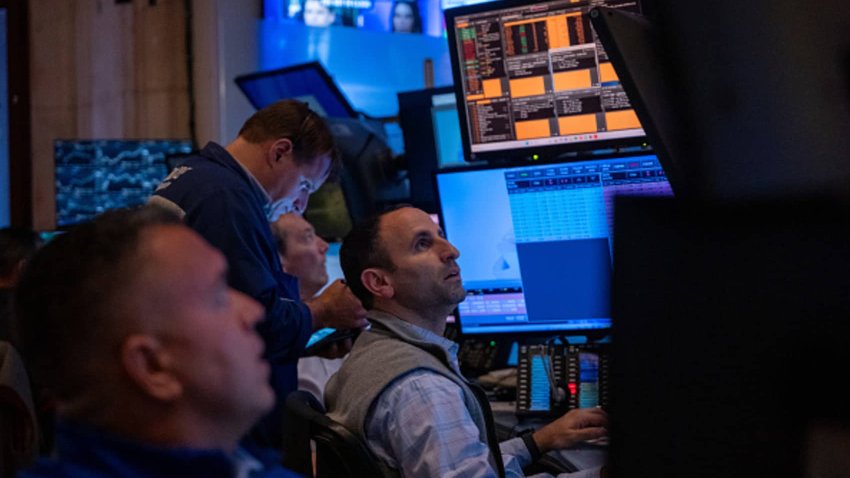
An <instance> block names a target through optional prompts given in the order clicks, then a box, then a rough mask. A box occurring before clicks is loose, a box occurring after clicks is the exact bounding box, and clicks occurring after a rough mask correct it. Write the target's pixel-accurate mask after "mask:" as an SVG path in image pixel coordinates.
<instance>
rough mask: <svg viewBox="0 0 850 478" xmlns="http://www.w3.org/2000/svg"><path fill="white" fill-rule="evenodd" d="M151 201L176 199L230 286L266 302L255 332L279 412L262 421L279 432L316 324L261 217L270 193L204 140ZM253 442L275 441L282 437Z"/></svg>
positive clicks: (274, 443) (173, 201)
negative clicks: (215, 253) (223, 263)
mask: <svg viewBox="0 0 850 478" xmlns="http://www.w3.org/2000/svg"><path fill="white" fill-rule="evenodd" d="M151 202H152V203H158V204H163V205H166V206H169V207H171V208H175V206H176V208H175V209H177V210H178V211H179V212H180V213H181V214H182V215H183V220H184V221H185V223H186V224H187V225H188V226H189V227H191V228H192V229H194V230H196V231H197V232H198V233H200V234H201V235H202V236H203V237H204V238H205V239H206V240H207V241H208V242H209V243H210V244H212V245H213V246H215V247H217V248H218V249H219V250H221V251H222V252H223V253H224V255H225V256H226V257H227V261H228V264H229V266H230V269H229V272H228V282H229V283H230V285H231V287H233V288H234V289H237V290H240V291H242V292H244V293H245V294H247V295H249V296H251V297H253V298H254V299H256V300H258V301H259V302H261V303H262V304H263V306H265V308H266V317H265V319H264V320H263V321H261V322H260V323H259V325H258V326H257V331H258V332H259V333H260V335H261V336H262V337H263V339H264V341H265V345H266V350H265V353H266V356H267V357H268V359H269V362H270V363H271V369H272V370H271V376H272V378H271V384H272V387H273V388H274V390H275V394H276V396H277V398H278V400H277V402H278V405H277V407H276V411H275V412H273V413H272V415H271V416H270V417H267V419H266V420H265V422H266V428H267V431H268V432H270V433H272V435H273V436H276V435H278V434H280V431H279V429H280V426H281V425H280V412H281V407H282V403H283V400H284V398H285V397H286V395H287V394H289V393H290V392H292V391H294V390H295V389H296V388H297V387H298V377H297V373H298V371H297V367H296V362H297V360H298V357H300V356H301V354H302V352H303V351H304V347H305V345H306V343H307V340H308V339H309V338H310V333H311V332H312V328H313V326H312V317H311V315H310V310H309V309H308V308H307V306H306V305H304V303H302V302H301V301H300V299H299V294H298V282H297V279H295V277H293V276H291V275H289V274H286V273H285V272H283V270H282V269H281V265H280V258H279V256H278V253H277V247H276V244H275V241H274V239H273V237H272V233H271V228H270V227H269V223H268V220H267V219H266V208H267V207H268V196H267V195H266V193H265V191H263V189H262V187H261V186H260V185H259V184H258V183H257V182H256V180H254V179H253V178H252V177H251V176H250V175H249V174H248V173H247V171H246V170H245V169H244V168H243V167H242V166H241V165H240V164H239V163H238V162H236V160H235V159H234V158H233V157H232V156H231V155H230V153H228V152H227V151H226V150H225V149H224V148H222V147H221V146H219V145H218V144H215V143H208V144H207V145H206V146H205V147H204V148H203V149H202V150H201V151H200V152H199V154H198V155H196V156H193V157H191V158H188V159H187V160H186V161H184V162H183V164H182V165H181V166H179V167H177V168H175V169H174V170H173V171H172V172H171V174H169V175H168V177H167V178H165V180H164V181H163V182H162V184H160V185H159V187H158V188H157V190H156V192H155V193H154V197H152V198H151ZM235 392H236V393H238V391H235ZM255 432H256V430H255ZM255 435H256V433H255ZM256 443H257V444H259V445H266V446H274V447H277V446H279V445H280V443H279V437H275V438H274V439H273V440H272V441H271V442H268V443H267V442H265V439H262V438H261V439H259V440H258V441H257V442H256Z"/></svg>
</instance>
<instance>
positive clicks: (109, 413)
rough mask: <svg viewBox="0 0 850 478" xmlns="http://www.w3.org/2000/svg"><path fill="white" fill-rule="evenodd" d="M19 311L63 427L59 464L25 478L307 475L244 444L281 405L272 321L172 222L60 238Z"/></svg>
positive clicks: (123, 214) (146, 219)
mask: <svg viewBox="0 0 850 478" xmlns="http://www.w3.org/2000/svg"><path fill="white" fill-rule="evenodd" d="M16 312H17V316H18V319H19V321H18V326H19V328H20V332H21V344H22V349H23V353H24V358H25V360H28V361H29V362H30V364H31V366H32V368H33V371H34V373H35V374H36V375H37V376H38V377H40V378H41V379H42V381H43V383H45V385H47V386H48V387H50V388H51V389H52V391H53V393H54V394H55V396H56V399H57V401H58V403H59V410H58V413H59V419H60V422H59V424H58V426H57V439H56V453H55V457H54V458H50V459H43V460H41V461H39V462H38V463H37V464H36V465H35V466H34V467H33V468H31V469H30V470H29V471H26V472H24V473H23V474H22V475H21V476H23V477H64V476H74V477H79V476H135V477H146V476H151V477H154V476H157V477H170V476H173V477H185V476H221V477H237V476H239V477H241V476H248V473H249V472H250V473H253V474H252V475H251V476H293V475H292V474H291V473H289V472H287V471H285V470H283V469H282V468H280V467H277V466H276V465H274V461H273V460H274V459H276V457H268V456H259V455H254V454H252V453H251V452H249V451H248V450H245V449H243V448H240V447H239V446H238V445H237V443H238V441H239V439H240V437H242V436H243V435H244V434H245V433H246V432H247V431H248V429H249V428H250V427H251V426H252V425H253V424H254V423H255V422H256V421H257V420H258V419H259V418H260V417H261V416H262V415H263V414H264V413H266V412H267V411H268V410H269V409H270V408H271V407H272V405H273V404H274V393H273V391H272V389H271V387H270V386H269V384H268V375H269V365H268V363H266V361H265V360H263V357H262V353H263V342H262V340H261V339H260V337H259V336H258V335H257V333H256V332H255V331H254V326H255V324H256V323H257V322H258V321H259V320H260V319H261V318H262V317H263V309H262V307H261V306H260V305H259V304H258V303H257V302H256V301H254V300H253V299H251V298H249V297H248V296H246V295H244V294H242V293H240V292H238V291H236V290H234V289H232V288H230V287H229V286H228V285H227V262H226V261H225V259H224V256H223V255H222V254H221V253H220V252H218V251H217V250H215V249H214V248H212V247H211V246H210V245H209V244H208V243H207V242H206V241H204V240H203V239H202V238H201V237H200V236H199V235H198V234H197V233H195V232H193V231H192V230H191V229H189V228H188V227H186V226H184V225H183V224H181V222H180V220H179V219H178V218H176V217H175V216H173V215H171V214H170V213H167V212H165V211H163V210H161V209H159V208H156V207H146V208H142V209H140V210H133V211H130V210H120V211H115V212H109V213H106V214H104V215H102V216H100V217H98V218H96V219H95V220H94V221H93V222H91V223H86V224H83V225H80V226H77V227H76V228H74V229H73V230H72V231H70V232H68V233H66V234H64V235H62V236H60V237H59V238H57V239H55V240H54V241H52V242H51V243H49V244H48V245H47V246H45V247H44V249H42V250H41V251H40V252H39V253H38V254H36V256H35V257H33V259H32V260H31V262H30V264H29V266H28V267H27V268H26V270H25V271H24V274H23V276H22V278H21V281H20V283H19V285H18V290H17V293H16Z"/></svg>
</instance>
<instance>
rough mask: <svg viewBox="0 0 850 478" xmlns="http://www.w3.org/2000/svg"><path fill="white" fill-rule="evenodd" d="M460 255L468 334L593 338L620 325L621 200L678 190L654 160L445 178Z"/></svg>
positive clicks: (619, 159)
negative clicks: (617, 230) (617, 231)
mask: <svg viewBox="0 0 850 478" xmlns="http://www.w3.org/2000/svg"><path fill="white" fill-rule="evenodd" d="M436 184H437V190H438V197H439V202H440V210H441V218H442V222H443V229H444V230H445V233H446V237H447V238H448V239H449V241H450V242H452V243H453V244H454V245H455V246H456V247H457V248H458V250H459V251H460V257H459V258H458V264H459V265H460V267H461V277H462V280H463V286H464V288H465V289H466V293H467V296H466V300H464V301H463V302H461V303H460V305H459V306H458V318H459V322H460V329H461V332H462V333H464V334H503V333H513V334H515V333H528V334H541V335H556V334H582V333H584V334H586V335H587V334H590V335H596V334H597V333H601V332H604V331H605V330H607V329H608V328H610V326H611V311H610V301H609V295H610V294H609V289H610V278H611V250H612V249H611V248H612V242H611V238H612V237H613V231H612V228H613V198H614V197H615V196H619V195H632V196H636V195H651V196H665V195H670V194H671V193H672V191H671V189H670V185H669V183H668V182H667V179H666V175H665V173H664V170H663V169H662V167H661V165H660V163H659V162H658V158H657V157H656V156H655V155H649V154H643V155H631V156H623V155H620V156H616V157H606V158H599V159H594V160H587V161H579V162H571V163H552V164H535V165H522V166H511V167H489V168H465V169H449V170H443V171H438V172H437V173H436Z"/></svg>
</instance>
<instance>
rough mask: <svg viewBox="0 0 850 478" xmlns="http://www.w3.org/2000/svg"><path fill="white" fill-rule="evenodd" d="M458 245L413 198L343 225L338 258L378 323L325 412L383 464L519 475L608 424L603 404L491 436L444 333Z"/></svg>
mask: <svg viewBox="0 0 850 478" xmlns="http://www.w3.org/2000/svg"><path fill="white" fill-rule="evenodd" d="M459 255H460V253H459V252H458V250H457V249H455V247H454V246H452V245H451V244H450V243H449V242H448V241H447V240H446V239H445V237H444V235H443V232H442V230H441V229H440V227H439V226H437V225H436V224H434V222H432V221H431V218H430V217H429V216H428V215H427V214H426V213H425V212H424V211H421V210H419V209H415V208H412V207H401V208H398V209H394V210H391V211H387V212H385V213H382V214H379V215H377V216H375V217H373V218H370V219H368V220H366V221H364V222H362V223H360V224H358V225H357V226H355V227H354V229H352V231H351V232H350V233H349V234H348V236H347V237H346V238H345V241H344V242H343V245H342V248H341V251H340V262H341V264H342V269H343V272H344V273H345V278H346V281H347V283H348V285H349V287H350V288H351V290H352V292H354V294H355V295H357V297H358V298H359V299H360V300H361V301H362V302H363V305H364V306H365V307H366V308H367V309H368V310H369V313H368V319H369V321H370V323H371V324H372V328H371V330H369V331H367V332H363V333H362V334H361V335H360V337H359V338H358V339H357V342H355V344H354V348H353V349H352V351H351V354H350V355H349V358H348V359H347V360H346V362H345V363H344V364H343V366H342V368H341V369H340V371H339V372H338V374H337V375H335V376H333V377H332V378H331V380H330V382H328V386H327V389H326V391H325V400H326V402H327V407H328V414H329V415H330V417H331V418H333V419H334V420H336V421H338V422H340V423H342V424H343V425H345V426H346V427H347V428H348V429H349V430H351V431H352V432H354V433H356V434H358V435H360V436H361V437H362V438H364V440H365V441H366V443H367V444H368V446H369V448H370V449H371V450H372V451H373V452H374V454H375V455H376V456H377V457H378V459H379V461H380V464H381V466H382V467H384V469H385V471H386V472H387V473H388V474H389V475H398V476H415V477H490V476H524V475H523V472H522V468H523V467H524V466H527V465H529V464H530V463H531V462H532V461H533V460H535V459H536V458H538V457H539V456H540V455H541V454H542V453H545V452H547V451H549V450H554V449H561V448H568V447H570V446H572V445H575V444H577V443H578V442H581V441H584V440H590V439H596V438H601V437H603V436H606V435H607V430H606V426H607V423H608V422H607V416H606V414H605V412H604V411H602V410H601V409H598V408H597V409H583V410H574V411H571V412H569V413H567V414H566V415H564V416H563V417H561V418H559V419H558V420H556V421H554V422H553V423H551V424H549V425H547V426H545V427H543V428H541V429H540V430H538V431H536V432H534V433H533V434H528V435H526V436H524V437H522V438H514V439H511V440H508V441H505V442H502V443H497V442H496V439H495V433H494V431H493V419H492V414H491V411H490V407H489V404H488V403H487V400H486V397H484V394H483V392H481V391H480V389H478V388H477V387H475V386H471V385H470V384H469V383H467V381H466V380H465V379H464V378H463V376H462V375H461V374H460V370H459V368H458V361H457V349H458V346H457V344H456V343H454V342H452V341H450V340H447V339H445V338H444V337H443V329H444V327H445V318H446V316H447V315H448V314H450V313H451V311H452V310H453V309H454V308H455V307H456V306H457V304H458V303H460V302H461V301H462V300H463V299H464V298H465V296H466V292H465V291H464V289H463V286H462V285H461V280H460V268H459V267H458V265H457V263H456V262H455V260H456V259H457V258H458V256H459ZM598 473H599V470H598V469H597V470H587V471H585V472H579V473H578V474H576V475H574V476H588V477H589V476H597V475H598Z"/></svg>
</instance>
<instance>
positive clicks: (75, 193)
mask: <svg viewBox="0 0 850 478" xmlns="http://www.w3.org/2000/svg"><path fill="white" fill-rule="evenodd" d="M191 151H192V143H191V141H189V140H159V139H152V140H57V141H56V142H55V143H54V158H55V164H56V225H57V226H59V227H62V226H70V225H73V224H77V223H80V222H85V221H88V220H90V219H92V218H93V217H95V216H96V215H98V214H100V213H102V212H104V211H107V210H110V209H117V208H122V207H130V206H137V205H141V204H144V203H145V202H146V201H147V199H148V196H150V195H151V193H153V191H154V189H155V188H156V186H157V185H158V184H159V183H160V181H162V180H163V178H165V176H166V175H167V174H168V171H167V169H168V168H167V166H166V157H168V156H170V155H172V154H186V153H190V152H191Z"/></svg>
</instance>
